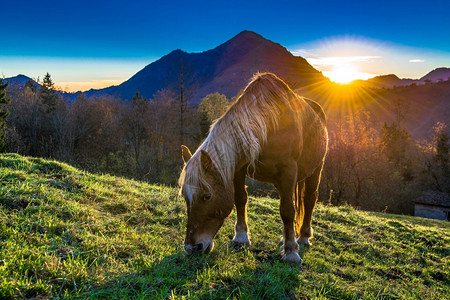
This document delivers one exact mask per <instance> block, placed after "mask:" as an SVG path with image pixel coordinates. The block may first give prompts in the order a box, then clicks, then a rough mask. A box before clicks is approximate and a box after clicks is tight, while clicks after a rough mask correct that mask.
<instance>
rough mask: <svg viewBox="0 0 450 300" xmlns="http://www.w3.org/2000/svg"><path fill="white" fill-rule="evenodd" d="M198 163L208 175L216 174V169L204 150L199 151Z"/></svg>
mask: <svg viewBox="0 0 450 300" xmlns="http://www.w3.org/2000/svg"><path fill="white" fill-rule="evenodd" d="M200 162H201V163H202V169H203V171H205V172H208V173H210V174H211V173H216V171H217V169H216V166H215V165H214V163H213V161H212V159H211V157H210V156H209V154H208V152H206V151H205V150H201V151H200Z"/></svg>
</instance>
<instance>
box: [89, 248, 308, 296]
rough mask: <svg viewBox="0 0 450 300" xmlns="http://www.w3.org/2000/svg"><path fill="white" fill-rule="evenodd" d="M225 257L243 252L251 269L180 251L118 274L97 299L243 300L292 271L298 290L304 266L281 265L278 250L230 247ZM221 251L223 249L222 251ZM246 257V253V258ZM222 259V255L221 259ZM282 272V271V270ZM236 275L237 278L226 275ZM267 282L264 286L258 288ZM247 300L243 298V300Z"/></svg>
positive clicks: (292, 281) (212, 256) (213, 255)
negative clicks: (184, 299)
mask: <svg viewBox="0 0 450 300" xmlns="http://www.w3.org/2000/svg"><path fill="white" fill-rule="evenodd" d="M224 247H229V248H228V251H229V253H227V254H226V255H239V253H240V252H242V251H248V252H249V253H250V254H251V255H252V256H253V257H254V259H255V264H253V266H251V265H246V264H239V265H234V266H232V265H225V266H224V265H221V262H220V261H219V259H218V258H219V255H220V254H219V253H217V252H216V251H217V250H218V249H216V251H213V252H212V253H210V254H207V255H193V256H186V255H185V254H184V252H183V251H181V250H177V252H176V253H174V254H171V255H167V256H165V257H162V259H160V260H159V259H156V260H155V261H153V262H151V263H150V264H147V265H146V264H143V265H142V266H140V267H139V266H137V267H136V271H135V272H133V273H128V274H121V275H119V276H116V277H115V278H110V280H108V281H107V282H105V283H104V284H103V286H98V287H97V288H95V290H96V292H95V294H96V296H97V297H99V298H109V299H114V298H115V299H124V298H133V299H137V298H142V299H167V298H170V299H172V298H176V297H187V298H189V297H190V296H194V295H195V298H198V299H207V298H208V299H211V297H212V298H217V297H218V298H223V297H224V296H225V298H236V297H237V298H242V297H244V296H245V295H247V296H252V294H253V295H256V296H257V295H258V294H261V295H263V294H264V293H267V290H266V289H267V288H268V286H269V285H270V282H271V281H270V280H273V278H276V277H277V276H278V273H279V272H281V273H283V272H284V273H283V274H285V273H286V268H291V269H290V270H289V271H288V272H291V273H292V275H291V276H290V277H289V279H288V280H289V281H290V283H289V286H291V287H292V288H294V287H298V286H299V285H300V281H299V278H298V276H297V275H298V273H299V272H302V271H304V270H305V265H304V264H301V265H294V266H289V267H287V266H288V265H287V264H286V263H282V262H280V259H281V256H282V255H281V253H280V251H279V250H274V251H270V250H267V249H259V248H250V249H238V250H236V249H232V248H231V247H230V246H229V245H224ZM221 250H223V249H221ZM307 252H308V249H307V248H306V247H303V246H301V247H300V249H299V254H300V255H301V257H303V255H305V254H306V253H307ZM247 254H248V253H246V255H247ZM222 256H223V255H222ZM283 268H284V271H283V270H281V269H283ZM230 272H231V273H233V272H237V273H238V274H240V276H239V277H233V276H230V275H227V274H228V273H230ZM252 281H254V282H259V283H258V284H255V288H254V289H253V290H248V286H249V282H252ZM262 281H267V284H266V285H264V284H260V282H262ZM277 292H281V293H284V294H286V295H287V294H288V293H291V291H290V290H286V291H277ZM244 298H246V297H244Z"/></svg>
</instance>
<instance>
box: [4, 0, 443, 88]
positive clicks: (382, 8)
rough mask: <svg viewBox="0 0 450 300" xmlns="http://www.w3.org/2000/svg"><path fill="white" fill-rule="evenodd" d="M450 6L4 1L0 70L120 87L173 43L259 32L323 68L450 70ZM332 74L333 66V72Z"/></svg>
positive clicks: (72, 84)
mask: <svg viewBox="0 0 450 300" xmlns="http://www.w3.org/2000/svg"><path fill="white" fill-rule="evenodd" d="M449 11H450V2H449V1H448V0H446V1H444V0H435V1H415V0H410V1H393V0H391V1H385V0H379V1H370V0H367V1H343V2H340V3H339V2H338V1H300V0H297V1H284V0H278V1H262V0H261V1H234V0H231V1H211V0H210V1H200V0H191V1H167V0H165V1H114V0H110V1H94V0H91V1H85V0H79V1H46V0H43V1H28V0H24V1H7V2H6V3H2V4H1V5H0V20H1V25H2V28H3V30H2V34H1V38H0V76H2V75H3V76H5V77H10V76H15V75H17V74H19V73H22V74H25V75H28V76H30V77H34V78H36V77H38V76H40V77H42V76H43V75H44V74H45V73H46V72H49V73H50V74H51V75H52V77H53V79H54V80H55V81H56V82H57V83H58V84H59V85H60V87H61V88H65V89H69V90H73V89H77V87H79V88H80V89H86V88H87V87H88V86H92V87H98V86H100V85H104V86H105V85H110V84H117V83H120V82H121V81H123V80H126V79H127V78H129V77H130V76H132V75H133V74H134V73H136V72H137V71H139V70H140V69H141V68H143V67H144V66H145V65H147V64H149V63H150V62H152V61H154V60H156V59H158V58H159V57H161V56H163V55H165V54H167V53H169V52H170V51H172V50H174V49H182V50H184V51H187V52H199V51H205V50H208V49H212V48H214V47H216V46H218V45H219V44H221V43H223V42H225V41H226V40H228V39H230V38H232V37H233V36H234V35H236V34H238V33H239V32H240V31H242V30H252V31H255V32H257V33H259V34H261V35H262V36H264V37H265V38H268V39H270V40H272V41H274V42H277V43H280V44H282V45H283V46H285V47H287V48H288V49H289V50H290V51H292V52H293V53H295V54H296V55H301V56H303V57H305V58H307V59H308V60H309V61H310V63H312V64H313V65H314V66H315V67H316V68H318V69H321V70H322V71H324V72H327V70H328V69H332V68H333V67H335V65H336V64H341V65H342V64H344V65H345V62H348V61H350V62H352V63H353V64H354V65H355V66H357V68H358V72H360V73H361V74H370V75H376V74H388V73H395V74H398V75H399V76H401V77H412V78H417V77H421V76H423V75H424V74H425V73H427V72H428V71H430V70H432V69H433V68H436V67H440V66H446V67H450V26H449V23H448V18H449V15H448V14H449V13H448V12H449ZM328 71H329V70H328Z"/></svg>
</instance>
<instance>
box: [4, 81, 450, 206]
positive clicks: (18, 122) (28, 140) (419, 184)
mask: <svg viewBox="0 0 450 300" xmlns="http://www.w3.org/2000/svg"><path fill="white" fill-rule="evenodd" d="M186 83H187V80H186V79H185V78H184V77H181V78H180V80H179V81H178V82H176V83H175V84H174V85H172V87H169V88H168V89H164V90H160V91H158V92H157V93H156V94H155V95H154V96H153V98H152V99H145V98H143V97H142V96H141V95H139V93H136V94H135V95H134V97H133V99H132V100H131V101H124V100H121V99H118V98H115V97H112V96H99V97H91V98H86V96H85V95H84V94H82V93H80V94H79V95H78V96H77V98H76V99H75V100H69V99H64V98H63V97H61V96H60V94H58V93H57V92H56V90H55V86H54V83H53V82H52V79H51V77H50V75H49V74H46V75H45V76H44V78H43V80H42V82H41V83H40V85H37V84H36V83H35V82H34V81H30V82H28V83H27V84H26V85H25V86H24V87H20V86H8V87H7V88H6V84H4V83H1V84H0V106H2V107H3V108H2V109H1V110H0V150H3V151H9V152H17V153H20V154H22V155H29V156H39V157H45V158H51V159H56V160H60V161H64V162H68V163H70V164H72V165H75V166H77V167H79V168H82V169H85V170H88V171H91V172H97V173H111V174H115V175H118V176H124V177H128V178H134V179H137V180H143V181H147V182H150V183H162V184H167V185H176V183H177V179H178V176H179V173H180V170H181V167H182V160H181V158H180V144H186V145H188V146H189V147H190V148H191V149H195V148H196V147H198V145H199V144H200V143H201V141H202V140H203V139H204V138H205V137H206V135H207V134H208V130H209V126H210V125H211V124H212V122H213V121H214V120H215V119H216V118H218V117H219V116H220V115H221V114H222V113H223V112H224V111H225V110H226V109H227V107H228V106H229V105H230V102H229V101H228V99H227V98H226V97H225V96H224V95H221V94H219V93H214V94H210V95H207V96H206V97H205V98H203V99H202V101H201V103H200V104H199V105H197V106H196V105H192V104H190V102H191V100H192V95H193V92H192V86H191V85H188V84H186ZM5 90H6V94H5ZM2 93H3V94H2ZM5 107H7V109H6V108H5ZM8 111H9V112H8ZM2 120H3V122H2ZM329 122H331V123H332V124H331V126H330V128H333V129H332V130H330V133H329V135H330V147H329V153H328V155H327V159H326V163H325V168H324V171H323V176H322V184H321V186H320V200H321V201H325V202H328V203H330V204H332V205H341V204H344V203H347V204H350V205H352V206H355V207H359V208H361V209H365V210H375V211H389V212H395V213H406V214H412V213H413V205H412V201H413V200H414V199H415V198H416V197H418V196H420V194H421V193H422V192H424V191H427V190H436V191H441V192H447V193H449V192H450V162H449V161H450V159H449V135H448V128H447V125H446V124H444V123H437V124H436V126H435V128H434V135H433V137H432V138H431V139H430V140H429V141H415V140H413V139H412V138H411V136H410V134H409V133H408V131H407V130H406V129H405V128H404V127H403V126H402V122H401V119H400V118H399V119H398V120H397V121H396V122H393V123H389V124H388V123H384V124H382V125H381V126H380V125H377V124H379V123H377V122H375V121H374V120H372V117H371V115H370V113H369V112H367V111H359V112H355V113H352V114H349V115H347V116H345V117H343V118H341V119H340V120H330V121H329ZM2 124H3V125H2ZM2 137H4V138H3V139H2ZM2 140H4V146H3V148H2V143H1V141H2ZM248 185H249V190H250V191H251V192H252V193H255V194H259V195H261V194H269V195H274V194H275V193H276V192H275V190H274V189H272V188H270V187H269V186H268V185H265V184H261V183H255V182H252V181H249V182H248Z"/></svg>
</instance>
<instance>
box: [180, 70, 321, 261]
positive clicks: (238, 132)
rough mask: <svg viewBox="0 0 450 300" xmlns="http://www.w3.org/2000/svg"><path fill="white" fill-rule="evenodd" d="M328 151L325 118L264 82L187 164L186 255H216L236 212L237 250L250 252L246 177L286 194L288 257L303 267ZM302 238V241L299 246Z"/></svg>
mask: <svg viewBox="0 0 450 300" xmlns="http://www.w3.org/2000/svg"><path fill="white" fill-rule="evenodd" d="M327 147H328V133H327V129H326V121H325V114H324V112H323V110H322V108H321V107H320V105H319V104H317V103H316V102H314V101H312V100H309V99H306V98H302V97H300V96H298V95H296V94H295V93H294V92H293V91H292V90H291V89H290V88H289V87H288V86H287V85H286V84H285V83H284V82H283V81H282V80H281V79H279V78H278V77H276V76H275V75H273V74H271V73H263V74H257V75H255V77H254V78H253V79H252V80H251V82H250V83H249V84H248V85H247V87H246V88H245V90H244V91H243V93H242V94H241V96H240V97H239V98H238V99H237V100H236V101H235V103H233V105H231V106H230V107H229V109H228V110H227V112H226V113H225V114H224V115H223V116H222V117H220V118H219V119H217V120H216V121H215V123H214V124H213V125H212V126H211V129H210V132H209V135H208V137H207V138H206V139H205V140H204V141H203V143H202V144H201V145H200V147H199V148H198V149H197V151H196V152H195V153H194V154H193V155H192V154H191V152H190V151H189V149H188V148H187V147H186V146H182V156H183V160H184V162H185V165H184V168H183V171H182V172H181V175H180V179H179V183H180V186H181V189H180V194H181V195H183V196H184V198H185V200H186V205H187V214H188V221H187V228H186V237H185V240H184V250H185V252H186V253H187V254H188V255H189V254H192V253H208V252H209V251H211V250H212V248H213V246H214V243H213V241H212V240H213V238H214V236H215V235H216V233H217V231H218V230H219V228H220V227H221V226H222V224H223V222H224V220H225V218H227V217H228V216H229V215H230V214H231V211H232V209H233V206H236V212H237V221H236V225H235V236H234V238H233V240H232V243H233V244H234V245H235V246H250V239H249V233H248V226H247V191H246V187H245V183H244V182H245V177H246V176H250V177H252V178H254V179H257V180H261V181H265V182H270V183H272V184H273V185H274V186H275V187H276V188H277V189H278V191H279V194H280V215H281V219H282V221H283V240H282V241H283V243H284V254H283V257H282V260H284V261H288V262H291V263H295V262H300V261H301V258H300V256H299V254H298V243H297V241H298V242H300V243H303V244H305V245H307V246H309V245H310V243H309V238H310V237H312V228H311V216H312V212H313V209H314V206H315V204H316V201H317V196H318V186H319V182H320V176H321V172H322V167H323V163H324V159H325V155H326V152H327ZM297 238H298V240H297Z"/></svg>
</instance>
